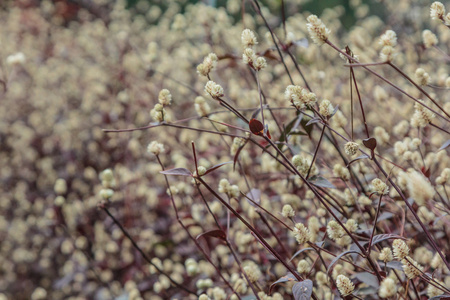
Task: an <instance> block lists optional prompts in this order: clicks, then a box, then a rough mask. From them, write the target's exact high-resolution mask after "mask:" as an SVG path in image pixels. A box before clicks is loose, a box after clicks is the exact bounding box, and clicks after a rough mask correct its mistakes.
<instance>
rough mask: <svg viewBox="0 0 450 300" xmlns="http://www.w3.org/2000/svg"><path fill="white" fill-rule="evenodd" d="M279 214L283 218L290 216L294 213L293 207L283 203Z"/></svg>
mask: <svg viewBox="0 0 450 300" xmlns="http://www.w3.org/2000/svg"><path fill="white" fill-rule="evenodd" d="M281 214H282V215H283V217H285V218H292V217H293V216H294V215H295V211H294V209H293V208H292V206H291V205H289V204H285V205H284V206H283V210H282V211H281Z"/></svg>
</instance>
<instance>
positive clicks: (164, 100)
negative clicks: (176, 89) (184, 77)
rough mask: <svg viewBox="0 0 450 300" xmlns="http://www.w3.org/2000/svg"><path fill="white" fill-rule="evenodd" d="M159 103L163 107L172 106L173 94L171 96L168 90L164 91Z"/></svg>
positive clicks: (161, 93) (160, 93)
mask: <svg viewBox="0 0 450 300" xmlns="http://www.w3.org/2000/svg"><path fill="white" fill-rule="evenodd" d="M158 101H159V103H160V104H161V105H163V106H167V105H170V104H171V102H172V94H170V92H169V90H168V89H163V90H161V91H160V92H159V95H158Z"/></svg>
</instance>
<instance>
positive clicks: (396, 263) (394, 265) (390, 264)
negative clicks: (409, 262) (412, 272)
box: [386, 261, 403, 271]
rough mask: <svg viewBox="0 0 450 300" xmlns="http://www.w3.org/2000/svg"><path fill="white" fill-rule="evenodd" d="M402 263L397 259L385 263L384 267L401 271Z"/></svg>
mask: <svg viewBox="0 0 450 300" xmlns="http://www.w3.org/2000/svg"><path fill="white" fill-rule="evenodd" d="M402 266H403V264H402V263H401V262H399V261H390V262H388V263H386V267H389V268H391V269H395V270H400V271H403V267H402Z"/></svg>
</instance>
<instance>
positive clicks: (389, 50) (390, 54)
mask: <svg viewBox="0 0 450 300" xmlns="http://www.w3.org/2000/svg"><path fill="white" fill-rule="evenodd" d="M395 54H396V53H395V50H394V47H392V46H384V47H383V48H382V49H381V51H380V59H381V61H383V62H391V61H392V60H393V59H394V57H395Z"/></svg>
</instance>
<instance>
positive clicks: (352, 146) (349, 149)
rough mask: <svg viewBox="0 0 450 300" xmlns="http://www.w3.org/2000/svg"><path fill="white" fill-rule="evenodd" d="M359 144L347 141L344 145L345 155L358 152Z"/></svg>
mask: <svg viewBox="0 0 450 300" xmlns="http://www.w3.org/2000/svg"><path fill="white" fill-rule="evenodd" d="M358 149H359V145H358V143H355V142H347V143H346V144H345V146H344V151H345V154H347V155H350V156H351V155H355V154H356V153H357V152H358Z"/></svg>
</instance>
